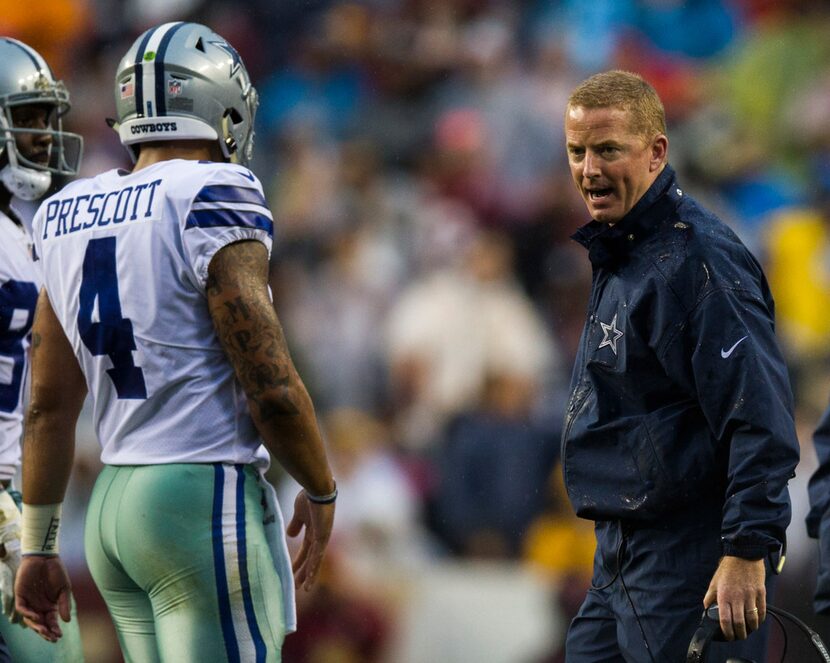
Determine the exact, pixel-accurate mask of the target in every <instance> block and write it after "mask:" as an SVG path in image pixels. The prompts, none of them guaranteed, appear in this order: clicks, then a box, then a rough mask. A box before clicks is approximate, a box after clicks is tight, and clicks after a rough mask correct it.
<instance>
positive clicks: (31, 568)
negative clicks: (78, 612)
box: [14, 555, 71, 642]
mask: <svg viewBox="0 0 830 663" xmlns="http://www.w3.org/2000/svg"><path fill="white" fill-rule="evenodd" d="M14 589H15V596H16V603H17V612H18V613H20V616H21V617H23V623H24V624H25V625H26V626H28V627H29V628H31V629H32V630H33V631H35V632H36V633H37V634H38V635H39V636H40V637H42V638H43V639H44V640H48V641H49V642H57V640H58V638H60V637H61V636H62V635H63V632H62V631H61V627H60V624H59V622H58V615H60V618H61V619H62V620H63V621H65V622H68V621H69V619H70V613H69V596H70V593H71V586H70V583H69V575H68V574H67V573H66V567H64V565H63V562H62V561H61V559H60V557H58V556H57V555H51V556H45V555H26V556H24V557H23V559H22V560H21V562H20V569H19V570H18V572H17V582H15V586H14Z"/></svg>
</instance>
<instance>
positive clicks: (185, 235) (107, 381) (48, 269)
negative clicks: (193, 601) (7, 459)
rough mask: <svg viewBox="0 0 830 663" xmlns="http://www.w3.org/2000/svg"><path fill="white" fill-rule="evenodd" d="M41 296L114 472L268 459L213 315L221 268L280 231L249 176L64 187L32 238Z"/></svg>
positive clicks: (212, 170)
mask: <svg viewBox="0 0 830 663" xmlns="http://www.w3.org/2000/svg"><path fill="white" fill-rule="evenodd" d="M34 232H35V243H36V249H37V253H38V256H39V258H40V260H41V261H42V263H43V279H44V285H45V287H46V289H47V292H48V294H49V298H50V302H51V304H52V308H53V309H54V311H55V313H56V315H57V316H58V319H59V320H60V322H61V325H62V326H63V329H64V331H65V332H66V336H67V338H68V339H69V342H70V343H71V345H72V348H73V351H74V353H75V355H76V356H77V357H78V360H79V363H80V365H81V368H82V370H83V372H84V375H85V376H86V380H87V384H88V386H89V390H90V393H91V395H92V397H93V399H94V407H93V417H94V420H95V426H96V430H97V433H98V437H99V440H100V442H101V444H102V446H103V453H102V460H103V461H104V462H105V463H108V464H113V465H132V464H150V463H154V464H155V463H171V462H215V461H222V462H232V463H250V462H253V461H254V460H256V459H259V460H261V461H264V460H265V459H266V458H267V454H266V452H265V450H264V449H263V448H262V447H261V444H260V441H259V437H258V434H257V432H256V430H255V428H254V425H253V422H252V420H251V418H250V415H249V414H248V410H247V403H246V400H245V395H244V393H243V391H242V389H241V387H240V386H239V384H238V382H237V381H236V380H235V378H234V374H233V369H232V367H231V365H230V363H229V361H228V360H227V358H226V356H225V354H224V352H223V350H222V348H221V346H220V344H219V341H218V338H217V337H216V334H215V331H214V327H213V322H212V320H211V317H210V315H209V312H208V307H207V300H206V297H205V283H206V280H207V270H208V265H209V263H210V260H211V258H212V257H213V256H214V254H215V253H216V251H218V250H219V249H220V248H222V247H223V246H226V245H227V244H229V243H231V242H234V241H239V240H247V239H254V240H259V241H261V242H263V243H264V244H265V245H266V246H267V247H268V249H269V250H270V246H271V232H272V219H271V215H270V212H269V211H268V209H267V206H266V204H265V200H264V197H263V194H262V187H261V185H260V183H259V182H258V180H256V178H255V177H254V176H253V175H252V174H251V173H250V171H249V170H247V169H246V168H243V167H241V166H236V165H232V164H224V163H212V162H197V161H187V160H178V159H177V160H170V161H163V162H160V163H157V164H154V165H151V166H148V167H146V168H143V169H141V170H138V171H136V172H133V173H129V172H127V171H123V170H112V171H108V172H106V173H103V174H101V175H99V176H97V177H94V178H91V179H87V180H80V181H77V182H74V183H73V184H71V185H69V186H67V187H66V188H65V189H63V190H62V191H61V192H60V193H58V194H56V195H55V196H53V197H51V198H50V199H48V200H47V201H46V202H44V204H43V205H42V206H41V208H40V210H39V211H38V214H37V217H36V219H35V225H34Z"/></svg>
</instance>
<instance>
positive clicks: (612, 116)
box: [565, 106, 668, 224]
mask: <svg viewBox="0 0 830 663" xmlns="http://www.w3.org/2000/svg"><path fill="white" fill-rule="evenodd" d="M565 140H566V144H567V149H568V164H569V165H570V168H571V176H572V177H573V180H574V182H575V183H576V188H577V189H579V193H580V194H582V199H583V200H584V201H585V205H587V207H588V212H589V213H590V215H591V217H592V218H594V219H595V220H597V221H599V222H601V223H611V224H614V223H616V222H617V221H619V220H620V219H622V218H623V217H624V216H625V215H626V214H627V213H628V211H629V210H630V209H631V208H632V207H634V205H635V204H636V203H637V201H638V200H640V198H642V197H643V194H644V193H645V192H646V191H648V188H649V187H650V186H651V184H652V183H653V182H654V180H655V179H657V176H658V175H659V174H660V171H661V170H662V169H663V166H664V165H665V162H666V153H667V150H668V139H667V138H666V136H665V135H664V134H657V136H655V137H654V138H652V139H651V140H649V139H647V138H645V137H643V136H642V135H640V134H638V133H635V132H634V131H633V129H632V122H631V116H630V111H627V110H621V109H619V108H584V107H582V106H570V107H568V111H567V114H566V115H565Z"/></svg>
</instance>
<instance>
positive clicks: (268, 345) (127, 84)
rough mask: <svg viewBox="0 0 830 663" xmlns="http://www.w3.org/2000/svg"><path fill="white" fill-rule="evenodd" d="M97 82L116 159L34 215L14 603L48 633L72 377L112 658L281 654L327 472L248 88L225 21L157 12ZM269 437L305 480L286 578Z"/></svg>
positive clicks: (62, 575) (327, 512) (61, 579)
mask: <svg viewBox="0 0 830 663" xmlns="http://www.w3.org/2000/svg"><path fill="white" fill-rule="evenodd" d="M115 101H116V109H117V121H116V122H113V126H114V127H115V128H116V129H117V131H118V134H119V136H120V139H121V142H122V143H123V144H124V145H125V146H126V147H127V148H128V149H129V151H130V152H131V154H132V155H133V158H134V159H135V165H134V167H133V169H132V170H131V171H126V170H111V171H109V172H105V173H102V174H101V175H98V176H97V177H94V178H92V179H87V180H80V181H77V182H74V183H72V184H71V185H69V186H68V187H66V188H65V189H64V190H63V191H61V192H60V193H58V194H57V195H55V196H52V197H51V198H49V199H47V200H46V201H45V202H44V203H43V204H42V205H41V207H40V210H39V211H38V214H37V216H36V218H35V222H34V233H35V247H36V250H37V253H38V255H39V256H40V258H41V261H42V264H43V275H44V276H43V278H44V290H43V291H42V292H41V295H40V298H39V300H38V305H37V314H36V318H35V325H34V332H33V352H32V370H33V377H32V401H31V405H30V408H29V410H28V414H27V427H26V437H25V446H24V461H23V465H24V469H23V489H24V494H25V495H26V498H25V500H26V501H25V504H24V509H23V561H22V563H21V566H20V570H19V573H18V580H17V586H16V589H17V609H18V611H19V612H20V613H21V614H22V615H23V616H24V618H25V620H26V622H27V623H28V624H30V625H31V627H32V628H34V629H36V630H37V631H38V633H40V634H41V635H42V636H43V637H45V638H47V639H50V640H54V639H57V638H58V637H59V636H60V634H61V627H60V625H59V623H58V615H59V616H60V618H61V619H63V620H65V619H66V617H67V616H68V615H67V603H66V593H65V592H66V589H67V587H68V582H67V578H66V572H65V570H64V568H63V565H62V563H61V561H60V558H59V557H58V555H57V553H58V549H57V538H56V534H55V533H56V530H57V528H58V524H59V522H60V508H61V502H62V500H63V497H64V491H65V487H66V483H67V479H68V476H69V468H70V466H71V460H72V447H73V430H74V425H75V422H76V419H77V417H78V413H79V411H80V409H81V405H82V402H83V398H84V394H85V392H86V391H87V388H88V389H89V392H90V394H91V396H92V399H93V404H94V414H93V417H94V425H95V428H96V431H97V435H98V438H99V441H100V443H101V446H102V454H101V458H102V461H103V463H104V469H103V470H102V472H101V474H100V476H99V478H98V480H97V483H96V485H95V489H94V491H93V494H92V497H91V501H90V505H89V510H88V514H87V520H86V532H85V546H86V555H87V561H88V563H89V567H90V571H91V572H92V576H93V578H94V580H95V582H96V584H97V586H98V588H99V590H100V592H101V594H102V596H103V597H104V600H105V601H106V603H107V605H108V607H109V610H110V613H111V615H112V618H113V622H114V624H115V628H116V631H117V633H118V637H119V641H120V644H121V646H122V649H123V650H124V654H125V658H126V659H127V660H128V661H142V662H150V661H161V660H165V661H177V663H187V662H189V661H192V662H193V663H196V662H203V661H212V662H220V661H277V660H279V658H280V649H281V644H282V641H283V638H284V636H285V634H286V633H288V632H290V631H292V630H293V629H294V628H295V607H294V580H296V582H297V583H298V584H299V585H301V586H304V587H305V588H309V587H311V585H312V583H313V581H314V579H315V576H316V574H317V572H318V570H319V568H320V563H321V560H322V557H323V552H324V549H325V547H326V544H327V542H328V539H329V536H330V533H331V527H332V523H333V520H334V503H335V499H336V496H337V490H336V486H335V482H334V478H333V476H332V473H331V470H330V468H329V464H328V461H327V458H326V454H325V450H324V446H323V443H322V439H321V436H320V432H319V429H318V427H317V423H316V419H315V414H314V409H313V406H312V402H311V399H310V398H309V395H308V393H307V391H306V389H305V387H304V385H303V383H302V381H301V379H300V377H299V376H298V374H297V372H296V370H295V368H294V365H293V363H292V360H291V357H290V355H289V352H288V349H287V347H286V342H285V339H284V337H283V333H282V330H281V327H280V324H279V321H278V319H277V316H276V314H275V311H274V307H273V305H272V302H271V298H270V291H269V289H268V280H267V277H268V256H269V252H270V249H271V240H272V231H273V220H272V216H271V212H270V211H269V209H268V206H267V204H266V202H265V197H264V195H263V190H262V185H261V184H260V182H259V180H258V179H257V177H256V176H255V175H254V174H253V173H252V172H251V171H250V170H249V169H248V168H247V167H246V165H245V164H246V163H247V162H248V161H249V159H250V157H251V151H252V148H253V126H254V115H255V112H256V107H257V93H256V91H255V89H254V88H253V86H252V85H251V81H250V78H249V76H248V72H247V71H246V69H245V66H244V64H243V63H242V61H241V60H240V58H239V55H238V54H237V52H236V51H235V50H234V49H233V47H232V46H231V45H230V44H228V42H227V41H226V40H225V39H223V38H222V37H221V36H219V35H218V34H216V33H215V32H213V31H211V30H210V29H208V28H207V27H204V26H202V25H198V24H194V23H182V22H175V23H166V24H164V25H161V26H158V27H155V28H152V29H150V30H148V31H146V32H145V33H144V34H143V35H141V36H140V37H139V38H138V39H137V40H136V41H135V43H134V44H133V45H132V47H131V48H130V49H129V51H128V52H127V54H126V55H125V56H124V58H123V59H122V60H121V62H120V64H119V65H118V69H117V73H116V80H115ZM269 452H270V454H271V455H273V456H274V457H275V458H276V459H277V460H278V461H279V462H280V463H281V465H282V466H283V467H284V468H285V470H286V471H287V472H288V473H289V474H291V476H293V477H294V478H295V479H296V480H297V481H298V482H299V484H300V485H301V486H302V487H303V490H301V491H300V492H299V494H298V495H297V497H296V500H295V504H294V517H293V519H292V521H291V523H290V524H289V525H288V528H287V531H288V534H289V535H292V536H296V535H298V534H300V533H301V532H302V531H303V529H304V530H305V531H304V536H303V539H302V543H301V545H300V547H299V551H298V552H297V555H296V556H295V559H294V560H293V578H292V561H291V559H290V557H289V553H288V548H287V544H286V539H285V536H284V533H283V523H282V517H281V515H280V512H279V508H278V506H277V503H276V501H275V498H274V491H273V489H272V487H271V486H270V485H269V484H268V483H267V482H266V481H265V479H264V477H263V472H264V470H265V468H266V467H267V465H268V462H269Z"/></svg>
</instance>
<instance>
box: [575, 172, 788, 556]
mask: <svg viewBox="0 0 830 663" xmlns="http://www.w3.org/2000/svg"><path fill="white" fill-rule="evenodd" d="M574 239H576V240H577V241H578V242H580V243H581V244H582V245H584V246H585V247H587V248H588V251H589V258H590V260H591V264H592V267H593V285H592V288H591V299H590V304H589V309H588V318H587V320H586V323H585V329H584V331H583V333H582V339H581V342H580V346H579V351H578V355H577V360H576V366H575V368H574V374H573V378H572V382H571V397H570V400H569V403H568V408H567V412H566V416H565V425H564V429H563V434H562V465H563V473H564V478H565V485H566V486H567V489H568V494H569V496H570V499H571V501H572V503H573V505H574V508H575V509H576V512H577V515H579V516H581V517H583V518H589V519H593V520H616V519H620V520H623V521H632V522H635V523H636V522H641V523H658V522H661V523H662V522H666V521H669V522H670V521H671V519H672V513H673V512H674V513H676V512H678V510H686V509H691V508H696V507H700V508H704V505H705V508H722V510H723V511H722V513H723V519H722V528H721V537H722V545H723V554H726V555H735V556H738V557H744V558H747V559H759V558H761V557H766V556H767V555H768V554H774V553H776V552H778V551H779V550H780V548H781V546H782V545H783V543H784V540H785V539H784V533H785V530H786V528H787V525H788V524H789V521H790V499H789V492H788V490H787V482H788V480H789V479H790V478H791V477H792V476H793V475H794V474H793V470H794V468H795V466H796V464H797V462H798V441H797V437H796V432H795V425H794V422H793V402H792V400H793V399H792V393H791V390H790V384H789V378H788V375H787V369H786V365H785V363H784V360H783V358H782V355H781V352H780V350H779V348H778V345H777V343H776V340H775V331H774V320H773V318H774V316H773V302H772V297H771V295H770V292H769V288H768V286H767V282H766V279H765V277H764V274H763V272H762V270H761V267H760V265H759V264H758V262H757V261H756V260H755V258H754V257H753V256H752V255H751V254H750V252H749V251H748V250H747V248H746V247H745V246H744V245H743V244H742V243H741V242H740V240H739V239H738V238H737V236H736V235H735V234H734V233H733V232H732V231H731V230H730V229H729V228H728V227H727V226H725V225H724V224H723V223H722V222H720V221H719V220H718V219H717V218H716V217H715V216H714V215H712V214H711V213H709V212H707V211H706V210H704V209H703V208H701V207H700V205H698V204H697V203H696V202H695V201H694V200H693V199H691V198H690V197H689V196H687V195H686V194H685V193H684V192H683V191H681V190H680V188H678V185H677V182H676V179H675V174H674V171H673V170H672V169H671V168H670V167H669V166H666V168H665V169H664V170H663V172H662V173H661V174H660V175H659V176H658V178H657V180H656V181H655V182H654V184H653V185H652V186H651V188H649V190H648V191H647V192H646V194H645V195H644V196H643V197H642V198H641V199H640V200H639V201H638V202H637V204H636V205H635V206H634V207H633V208H632V209H631V210H630V211H629V213H628V214H627V215H626V216H625V217H624V218H623V219H622V220H620V221H619V222H618V223H617V224H615V225H614V226H613V227H610V226H608V225H606V224H601V223H598V222H596V221H592V222H591V223H589V224H587V225H586V226H583V227H582V228H581V229H580V230H579V231H578V232H577V233H576V234H575V235H574Z"/></svg>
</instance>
